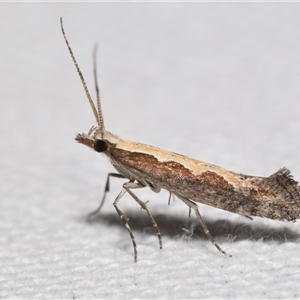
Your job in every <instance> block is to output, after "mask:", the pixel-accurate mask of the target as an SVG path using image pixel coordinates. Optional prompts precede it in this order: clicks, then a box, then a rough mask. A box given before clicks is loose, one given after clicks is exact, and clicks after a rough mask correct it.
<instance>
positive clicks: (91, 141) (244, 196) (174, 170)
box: [61, 19, 300, 261]
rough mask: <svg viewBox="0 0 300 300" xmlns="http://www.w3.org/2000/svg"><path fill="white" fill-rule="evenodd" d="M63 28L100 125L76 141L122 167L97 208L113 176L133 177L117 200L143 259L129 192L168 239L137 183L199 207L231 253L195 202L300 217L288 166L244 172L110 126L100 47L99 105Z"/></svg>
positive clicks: (260, 214)
mask: <svg viewBox="0 0 300 300" xmlns="http://www.w3.org/2000/svg"><path fill="white" fill-rule="evenodd" d="M61 30H62V33H63V36H64V39H65V42H66V44H67V47H68V49H69V52H70V55H71V57H72V60H73V62H74V64H75V67H76V70H77V72H78V74H79V77H80V80H81V82H82V85H83V87H84V90H85V93H86V95H87V98H88V101H89V103H90V106H91V108H92V111H93V114H94V116H95V119H96V121H97V125H98V126H97V127H94V126H93V127H92V128H91V129H90V130H89V132H88V133H87V134H78V135H77V136H76V141H77V142H79V143H81V144H84V145H86V146H88V147H89V148H91V149H93V150H95V151H97V152H101V153H104V154H105V155H106V156H107V157H108V158H109V159H110V161H111V163H112V165H113V166H114V168H115V169H116V170H117V171H118V173H109V174H108V176H107V180H106V184H105V190H104V195H103V198H102V201H101V203H100V206H99V207H98V209H97V210H96V211H95V212H94V213H97V212H98V211H99V210H100V209H101V207H102V205H103V202H104V200H105V196H106V193H107V192H108V191H109V180H110V178H111V177H117V178H126V179H128V182H126V183H124V184H123V187H122V189H121V191H120V193H119V194H118V196H117V197H116V199H115V201H114V203H113V205H114V207H115V209H116V211H117V213H118V214H119V216H120V218H121V220H122V221H123V223H124V225H125V227H126V228H127V230H128V233H129V235H130V237H131V240H132V244H133V249H134V260H135V261H137V247H136V242H135V238H134V235H133V233H132V230H131V228H130V226H129V223H128V220H129V219H128V217H127V216H126V215H125V214H124V213H123V212H122V211H121V210H120V208H119V207H118V203H119V201H120V199H121V198H122V197H123V196H124V194H125V193H128V194H130V195H131V197H132V198H133V199H134V200H135V201H136V202H137V203H138V204H139V205H140V206H141V208H142V209H144V210H145V211H146V213H147V214H148V217H149V218H150V221H151V223H152V225H153V227H154V229H155V231H156V234H157V236H158V240H159V245H160V248H162V241H161V234H160V231H159V229H158V226H157V224H156V222H155V220H154V218H153V216H152V215H151V213H150V211H149V210H148V207H147V204H146V202H144V201H142V200H140V199H139V198H138V197H137V196H136V195H135V193H133V191H132V190H133V189H138V188H144V187H149V188H151V190H153V191H154V192H159V191H160V190H161V189H165V190H167V191H169V192H170V196H171V195H173V196H174V195H175V196H177V197H178V198H179V199H180V200H182V201H183V202H184V203H185V204H186V205H187V206H188V207H189V209H190V210H191V209H192V210H194V212H195V214H196V217H197V219H198V221H199V223H200V225H201V227H202V229H203V231H204V232H205V233H206V235H207V236H208V237H209V238H210V240H211V242H212V243H213V244H214V245H215V246H216V248H217V249H218V250H219V251H221V252H222V253H223V254H226V253H225V251H223V250H222V249H221V248H220V247H219V245H217V244H216V243H215V241H214V240H213V238H212V237H211V235H210V233H209V230H208V228H207V227H206V225H205V222H204V221H203V219H202V217H201V215H200V212H199V209H198V206H197V204H196V203H195V202H199V203H204V204H207V205H210V206H213V207H216V208H220V209H223V210H226V211H229V212H232V213H237V214H240V215H243V216H258V217H266V218H269V219H275V220H281V221H284V220H286V221H295V220H297V219H299V215H300V195H299V192H300V188H299V186H298V183H297V182H296V181H295V180H294V179H293V178H292V176H291V174H290V171H289V170H288V169H286V168H282V169H280V170H279V171H278V172H276V173H274V174H273V175H271V176H269V177H256V176H249V175H244V174H240V173H236V172H232V171H229V170H226V169H224V168H221V167H218V166H216V165H213V164H209V163H206V162H202V161H199V160H196V159H193V158H189V157H187V156H184V155H180V154H176V153H173V152H169V151H166V150H162V149H159V148H156V147H152V146H148V145H145V144H141V143H137V142H132V141H128V140H124V139H121V138H119V137H118V136H116V135H114V134H112V133H110V132H109V131H106V130H105V128H104V120H103V116H102V110H101V105H100V96H99V88H98V83H97V69H96V48H95V49H94V79H95V87H96V99H97V101H96V105H95V104H94V102H93V100H92V98H91V96H90V93H89V91H88V88H87V85H86V83H85V80H84V77H83V75H82V73H81V71H80V69H79V66H78V64H77V61H76V59H75V56H74V54H73V52H72V49H71V47H70V45H69V42H68V40H67V38H66V35H65V31H64V28H63V23H62V19H61ZM94 213H92V214H94Z"/></svg>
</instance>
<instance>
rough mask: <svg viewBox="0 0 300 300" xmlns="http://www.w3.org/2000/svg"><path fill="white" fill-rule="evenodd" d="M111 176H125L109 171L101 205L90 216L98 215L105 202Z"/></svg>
mask: <svg viewBox="0 0 300 300" xmlns="http://www.w3.org/2000/svg"><path fill="white" fill-rule="evenodd" d="M111 177H116V178H125V177H124V176H123V175H121V174H119V173H108V174H107V179H106V183H105V188H104V194H103V197H102V200H101V202H100V205H99V206H98V208H97V209H96V210H95V211H92V212H91V213H89V214H88V218H90V217H92V216H94V215H96V214H97V213H98V212H99V211H100V210H101V208H102V206H103V204H104V200H105V197H106V194H107V192H109V179H110V178H111Z"/></svg>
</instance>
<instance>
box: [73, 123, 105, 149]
mask: <svg viewBox="0 0 300 300" xmlns="http://www.w3.org/2000/svg"><path fill="white" fill-rule="evenodd" d="M93 133H94V134H93ZM75 140H76V141H77V142H78V143H80V144H83V145H85V146H88V147H89V148H91V149H94V150H95V151H96V152H105V151H106V150H107V148H108V147H109V142H108V141H106V140H104V139H103V138H102V137H101V136H99V134H98V133H97V128H95V127H92V128H91V129H90V130H89V132H88V134H85V133H78V134H77V135H76V138H75Z"/></svg>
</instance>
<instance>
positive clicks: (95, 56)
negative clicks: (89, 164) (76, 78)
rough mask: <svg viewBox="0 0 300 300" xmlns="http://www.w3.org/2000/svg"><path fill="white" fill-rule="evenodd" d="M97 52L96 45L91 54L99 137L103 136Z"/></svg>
mask: <svg viewBox="0 0 300 300" xmlns="http://www.w3.org/2000/svg"><path fill="white" fill-rule="evenodd" d="M97 50H98V45H97V44H96V45H95V46H94V53H93V64H94V81H95V89H96V99H97V112H98V118H99V123H98V125H99V129H100V133H101V136H102V137H103V136H104V131H105V129H104V121H103V116H102V109H101V102H100V92H99V85H98V76H97Z"/></svg>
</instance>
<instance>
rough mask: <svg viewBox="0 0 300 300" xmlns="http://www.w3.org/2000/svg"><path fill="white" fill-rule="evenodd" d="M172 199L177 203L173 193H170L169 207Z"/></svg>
mask: <svg viewBox="0 0 300 300" xmlns="http://www.w3.org/2000/svg"><path fill="white" fill-rule="evenodd" d="M171 198H172V200H173V201H175V195H174V194H173V193H172V192H170V194H169V200H168V205H170V203H171Z"/></svg>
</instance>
